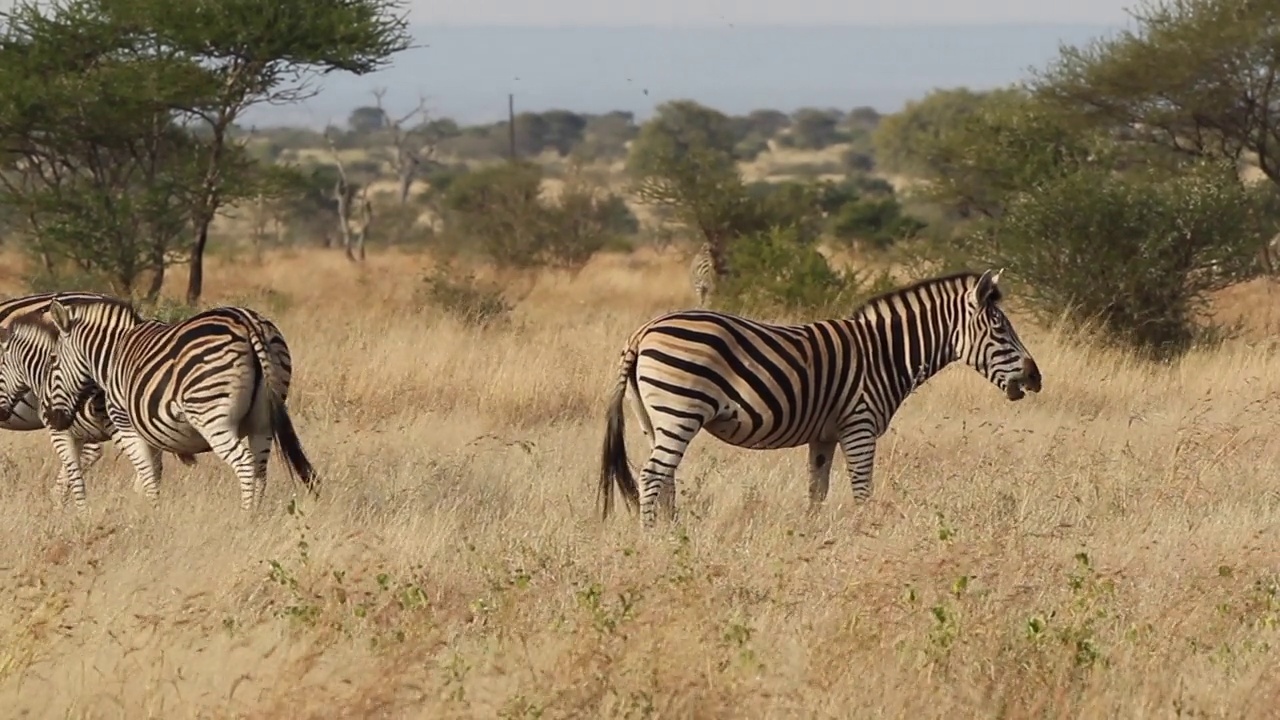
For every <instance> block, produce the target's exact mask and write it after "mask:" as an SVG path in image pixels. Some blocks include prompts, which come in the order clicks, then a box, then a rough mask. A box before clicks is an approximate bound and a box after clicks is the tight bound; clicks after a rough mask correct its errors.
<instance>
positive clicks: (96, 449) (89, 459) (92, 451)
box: [80, 442, 102, 470]
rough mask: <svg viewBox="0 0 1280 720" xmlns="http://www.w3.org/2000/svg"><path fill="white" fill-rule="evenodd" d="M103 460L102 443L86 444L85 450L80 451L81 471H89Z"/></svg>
mask: <svg viewBox="0 0 1280 720" xmlns="http://www.w3.org/2000/svg"><path fill="white" fill-rule="evenodd" d="M101 459H102V443H100V442H91V443H85V444H84V449H82V450H81V451H80V469H81V470H88V469H89V468H91V467H93V464H94V463H96V462H98V461H99V460H101Z"/></svg>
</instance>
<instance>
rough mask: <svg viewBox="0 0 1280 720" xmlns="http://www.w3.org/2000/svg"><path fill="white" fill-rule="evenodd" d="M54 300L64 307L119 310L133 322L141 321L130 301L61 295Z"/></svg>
mask: <svg viewBox="0 0 1280 720" xmlns="http://www.w3.org/2000/svg"><path fill="white" fill-rule="evenodd" d="M54 299H55V300H57V301H58V302H59V303H60V304H62V305H65V306H66V307H93V306H105V307H110V308H121V309H123V310H124V311H125V312H127V313H129V315H130V316H131V317H132V318H134V319H135V320H142V319H143V317H142V315H141V314H140V313H139V312H138V308H136V307H134V305H133V303H132V302H131V301H129V300H124V299H122V298H117V297H107V296H102V297H84V296H77V295H70V296H68V297H63V296H62V295H61V294H59V295H57V296H55V298H54Z"/></svg>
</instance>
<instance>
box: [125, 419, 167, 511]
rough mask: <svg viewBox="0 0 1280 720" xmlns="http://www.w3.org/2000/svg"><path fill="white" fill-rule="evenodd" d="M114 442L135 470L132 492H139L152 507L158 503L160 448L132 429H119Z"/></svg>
mask: <svg viewBox="0 0 1280 720" xmlns="http://www.w3.org/2000/svg"><path fill="white" fill-rule="evenodd" d="M116 442H117V443H118V444H119V445H120V449H121V450H124V454H125V455H126V456H128V458H129V462H131V463H133V469H134V471H135V472H136V474H135V475H134V478H133V490H134V492H141V493H142V494H143V495H145V496H146V498H147V499H148V500H150V501H151V505H152V507H156V506H158V505H159V504H160V472H161V471H162V470H163V467H164V466H163V464H162V460H161V455H160V449H159V448H157V447H153V446H152V445H151V444H150V443H148V442H147V441H146V440H143V439H142V438H140V437H138V435H137V433H135V432H133V431H132V430H124V429H121V430H120V431H119V433H118V434H117V435H116Z"/></svg>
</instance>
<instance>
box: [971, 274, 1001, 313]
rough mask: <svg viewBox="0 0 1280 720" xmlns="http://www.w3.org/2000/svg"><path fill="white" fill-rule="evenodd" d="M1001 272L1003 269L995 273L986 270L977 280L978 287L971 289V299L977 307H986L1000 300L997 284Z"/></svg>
mask: <svg viewBox="0 0 1280 720" xmlns="http://www.w3.org/2000/svg"><path fill="white" fill-rule="evenodd" d="M1003 272H1004V269H1003V268H1001V269H1000V270H996V271H995V272H992V271H990V270H988V271H986V272H984V273H982V277H980V278H978V285H977V287H975V288H974V289H973V298H974V300H976V301H977V302H978V305H980V306H981V305H986V304H988V303H993V302H995V301H997V300H999V299H1000V288H999V286H998V285H997V283H999V282H1000V273H1003Z"/></svg>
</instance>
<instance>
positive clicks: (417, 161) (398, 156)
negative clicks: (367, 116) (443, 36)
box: [373, 88, 436, 205]
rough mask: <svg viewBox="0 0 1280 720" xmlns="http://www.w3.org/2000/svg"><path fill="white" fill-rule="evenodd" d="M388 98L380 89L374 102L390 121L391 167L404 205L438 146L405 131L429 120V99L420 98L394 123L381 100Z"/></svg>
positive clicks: (388, 123) (374, 95) (374, 93)
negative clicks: (411, 126)
mask: <svg viewBox="0 0 1280 720" xmlns="http://www.w3.org/2000/svg"><path fill="white" fill-rule="evenodd" d="M386 94H387V91H386V88H377V89H375V90H374V91H373V98H374V103H375V107H377V108H378V110H380V111H381V112H382V116H383V117H384V118H386V121H387V129H388V130H390V131H391V144H392V148H393V149H394V151H395V152H394V156H393V158H392V161H391V164H392V167H393V168H394V169H395V171H396V179H397V180H398V181H399V195H400V204H401V205H403V204H405V203H406V202H408V200H409V188H410V187H412V186H413V181H414V179H415V178H416V177H417V176H418V173H419V172H420V171H421V170H422V169H423V168H424V167H429V166H430V165H431V164H433V163H434V162H435V152H436V146H435V143H433V142H431V140H430V139H429V138H427V137H424V136H422V135H421V134H420V133H419V134H416V135H415V134H414V133H409V132H405V129H404V128H405V124H406V123H409V122H411V121H413V120H415V119H417V118H420V120H419V124H422V123H425V122H426V121H427V118H428V117H430V116H429V115H428V113H427V99H426V97H424V96H422V95H419V96H418V104H417V105H416V106H415V107H414V108H413V109H412V110H410V111H409V112H407V113H405V114H404V115H402V116H400V117H399V118H394V119H393V118H392V117H391V115H390V114H388V113H387V111H386V109H385V108H384V107H383V106H382V98H383V97H384V96H386Z"/></svg>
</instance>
